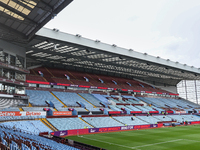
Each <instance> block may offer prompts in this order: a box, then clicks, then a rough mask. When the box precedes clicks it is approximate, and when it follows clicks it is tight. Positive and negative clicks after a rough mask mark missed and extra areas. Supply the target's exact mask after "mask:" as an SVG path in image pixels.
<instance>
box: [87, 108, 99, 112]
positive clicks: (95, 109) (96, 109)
mask: <svg viewBox="0 0 200 150" xmlns="http://www.w3.org/2000/svg"><path fill="white" fill-rule="evenodd" d="M88 110H89V111H100V108H88Z"/></svg>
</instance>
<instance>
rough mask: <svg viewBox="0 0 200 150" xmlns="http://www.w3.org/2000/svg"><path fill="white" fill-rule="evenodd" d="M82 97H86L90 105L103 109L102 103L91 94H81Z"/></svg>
mask: <svg viewBox="0 0 200 150" xmlns="http://www.w3.org/2000/svg"><path fill="white" fill-rule="evenodd" d="M79 94H80V95H81V96H82V97H84V98H85V99H87V100H88V101H89V102H90V103H92V104H93V105H95V106H97V107H102V105H101V104H100V101H99V100H98V99H97V98H96V97H94V96H93V95H91V94H87V93H79Z"/></svg>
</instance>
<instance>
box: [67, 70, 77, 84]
mask: <svg viewBox="0 0 200 150" xmlns="http://www.w3.org/2000/svg"><path fill="white" fill-rule="evenodd" d="M66 71H67V70H66ZM67 72H68V73H69V74H70V75H71V76H73V77H74V78H75V79H76V77H75V76H74V75H73V74H71V72H69V71H67ZM68 81H69V82H71V84H74V83H73V82H72V81H71V80H68Z"/></svg>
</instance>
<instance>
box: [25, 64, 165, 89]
mask: <svg viewBox="0 0 200 150" xmlns="http://www.w3.org/2000/svg"><path fill="white" fill-rule="evenodd" d="M33 70H34V71H35V72H36V73H38V71H41V72H42V73H43V74H44V78H45V79H46V80H47V81H48V82H54V83H58V82H59V83H66V84H76V85H88V86H99V87H109V88H122V89H130V90H141V91H152V92H163V93H168V92H167V91H164V90H161V89H158V88H156V87H153V86H151V85H148V84H146V83H142V82H139V81H136V80H133V79H123V78H119V77H113V76H112V77H111V76H105V75H96V74H89V73H84V72H81V73H80V72H77V71H69V70H62V69H56V68H45V67H39V68H35V69H33ZM31 73H32V74H31V76H33V75H34V76H36V75H35V73H33V72H31ZM64 74H67V75H68V76H69V77H70V80H67V79H66V77H65V76H64ZM38 76H39V75H38ZM84 77H86V78H88V79H89V82H86V81H85V79H84ZM33 78H34V77H33ZM36 78H37V77H36ZM27 79H29V77H28V78H27ZM64 79H65V80H64ZM99 79H102V80H103V81H104V83H101V82H100V81H99ZM30 80H34V79H30ZM35 80H36V81H38V80H44V79H42V78H41V79H35ZM113 81H115V82H116V83H117V84H115V83H114V82H113ZM127 82H128V83H130V84H131V86H130V85H129V84H127Z"/></svg>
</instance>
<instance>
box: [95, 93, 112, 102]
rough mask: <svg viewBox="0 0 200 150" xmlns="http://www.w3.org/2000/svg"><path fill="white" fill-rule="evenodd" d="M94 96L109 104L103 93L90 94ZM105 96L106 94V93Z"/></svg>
mask: <svg viewBox="0 0 200 150" xmlns="http://www.w3.org/2000/svg"><path fill="white" fill-rule="evenodd" d="M92 95H93V96H94V97H96V98H97V99H98V100H100V101H101V102H103V103H105V104H110V102H109V101H108V99H107V98H105V95H100V94H92ZM106 96H107V95H106Z"/></svg>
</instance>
